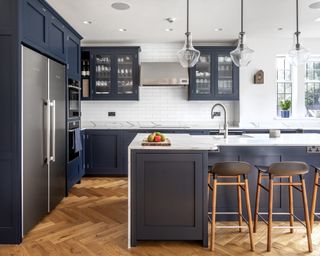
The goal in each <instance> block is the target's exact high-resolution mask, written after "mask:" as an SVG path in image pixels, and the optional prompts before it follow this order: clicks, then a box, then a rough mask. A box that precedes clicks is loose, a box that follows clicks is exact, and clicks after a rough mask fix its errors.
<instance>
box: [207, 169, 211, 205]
mask: <svg viewBox="0 0 320 256" xmlns="http://www.w3.org/2000/svg"><path fill="white" fill-rule="evenodd" d="M210 184H211V175H210V172H208V200H209V196H210V186H209V185H210Z"/></svg>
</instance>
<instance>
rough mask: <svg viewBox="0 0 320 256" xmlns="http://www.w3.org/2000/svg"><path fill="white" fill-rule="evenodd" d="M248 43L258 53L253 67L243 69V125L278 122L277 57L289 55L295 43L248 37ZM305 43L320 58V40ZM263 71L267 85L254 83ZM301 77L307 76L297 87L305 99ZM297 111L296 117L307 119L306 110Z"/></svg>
mask: <svg viewBox="0 0 320 256" xmlns="http://www.w3.org/2000/svg"><path fill="white" fill-rule="evenodd" d="M247 42H248V46H249V47H250V48H251V49H253V50H254V51H255V53H254V57H253V60H252V62H251V63H250V64H249V66H248V67H246V68H241V69H240V123H242V124H245V123H247V122H256V123H261V122H268V121H274V119H275V118H276V115H277V113H276V106H277V83H276V79H277V76H276V56H277V55H281V54H283V55H285V54H287V53H288V51H289V49H290V48H292V46H293V40H292V39H281V38H271V39H269V38H250V37H248V38H247ZM301 43H302V44H303V45H304V46H305V47H306V48H307V49H308V50H310V51H311V53H312V54H313V55H320V39H301ZM260 69H262V70H263V71H264V75H265V81H264V84H263V85H260V84H254V83H253V76H254V74H255V73H256V72H257V71H258V70H260ZM300 73H301V70H300ZM301 77H303V74H302V76H300V79H299V81H298V87H299V88H296V90H298V91H299V92H300V93H299V94H298V97H300V96H301V90H302V91H303V90H304V89H303V88H304V81H303V79H301ZM299 95H300V96H299ZM293 110H295V116H294V117H296V118H302V117H303V115H304V111H301V106H297V105H294V106H293ZM299 110H300V111H299Z"/></svg>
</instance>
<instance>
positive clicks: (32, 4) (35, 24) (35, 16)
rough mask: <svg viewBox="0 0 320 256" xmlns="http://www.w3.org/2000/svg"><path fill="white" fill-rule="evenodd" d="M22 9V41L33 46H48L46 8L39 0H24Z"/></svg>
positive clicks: (43, 47)
mask: <svg viewBox="0 0 320 256" xmlns="http://www.w3.org/2000/svg"><path fill="white" fill-rule="evenodd" d="M22 10H23V11H22V31H23V33H22V34H23V36H22V39H23V41H25V42H26V43H27V44H29V45H32V46H35V48H42V49H46V48H48V24H49V21H48V20H49V14H48V13H49V10H48V8H47V7H46V6H45V5H44V4H43V3H42V2H41V1H38V0H24V1H23V8H22Z"/></svg>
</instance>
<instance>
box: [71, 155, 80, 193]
mask: <svg viewBox="0 0 320 256" xmlns="http://www.w3.org/2000/svg"><path fill="white" fill-rule="evenodd" d="M80 162H81V161H80V158H79V157H77V158H75V159H73V160H72V161H70V162H68V175H67V191H69V190H70V189H71V188H72V187H73V185H74V184H76V183H77V182H79V181H80V180H81V177H82V176H80V164H81V163H80Z"/></svg>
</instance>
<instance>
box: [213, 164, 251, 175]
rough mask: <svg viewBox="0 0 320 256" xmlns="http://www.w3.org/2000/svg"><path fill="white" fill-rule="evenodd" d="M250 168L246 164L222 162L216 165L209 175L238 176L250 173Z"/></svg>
mask: <svg viewBox="0 0 320 256" xmlns="http://www.w3.org/2000/svg"><path fill="white" fill-rule="evenodd" d="M250 171H251V166H250V165H249V164H248V163H246V162H223V163H216V164H215V165H214V167H213V168H212V169H210V170H209V172H210V173H215V174H217V175H222V176H238V175H245V174H248V173H250Z"/></svg>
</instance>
